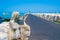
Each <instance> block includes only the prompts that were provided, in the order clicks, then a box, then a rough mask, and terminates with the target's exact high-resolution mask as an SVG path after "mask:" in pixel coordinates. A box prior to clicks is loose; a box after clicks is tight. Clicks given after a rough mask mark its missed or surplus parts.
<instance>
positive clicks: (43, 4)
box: [0, 0, 60, 15]
mask: <svg viewBox="0 0 60 40" xmlns="http://www.w3.org/2000/svg"><path fill="white" fill-rule="evenodd" d="M13 11H19V12H20V13H25V12H28V11H31V12H60V0H0V13H1V14H2V12H9V13H11V12H13ZM9 15H11V14H9ZM22 15H23V14H22Z"/></svg>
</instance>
